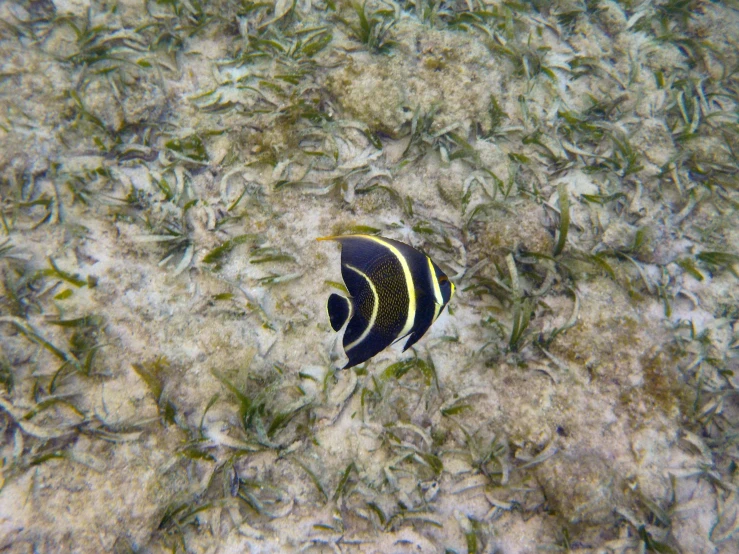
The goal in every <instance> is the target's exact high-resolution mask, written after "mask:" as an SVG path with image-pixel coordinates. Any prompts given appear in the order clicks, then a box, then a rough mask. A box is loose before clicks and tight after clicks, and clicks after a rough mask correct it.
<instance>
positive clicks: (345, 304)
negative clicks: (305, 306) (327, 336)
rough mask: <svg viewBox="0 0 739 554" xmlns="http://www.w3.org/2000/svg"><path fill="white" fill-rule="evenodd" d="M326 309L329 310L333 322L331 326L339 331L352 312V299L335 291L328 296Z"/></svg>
mask: <svg viewBox="0 0 739 554" xmlns="http://www.w3.org/2000/svg"><path fill="white" fill-rule="evenodd" d="M326 310H327V311H328V319H329V321H330V322H331V327H332V328H333V330H334V331H338V330H340V329H341V328H342V327H343V326H344V324H345V323H346V322H347V321H348V320H349V317H350V316H351V314H352V305H351V301H350V300H349V299H348V298H346V297H345V296H341V295H340V294H336V293H333V294H332V295H331V296H329V297H328V302H327V303H326Z"/></svg>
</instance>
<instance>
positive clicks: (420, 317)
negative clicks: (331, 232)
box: [318, 235, 454, 369]
mask: <svg viewBox="0 0 739 554" xmlns="http://www.w3.org/2000/svg"><path fill="white" fill-rule="evenodd" d="M318 240H335V241H338V242H340V243H341V245H342V249H341V276H342V277H343V279H344V284H345V285H346V288H347V290H348V291H349V295H350V297H349V298H345V297H343V296H340V295H338V294H332V295H331V296H329V298H328V305H327V308H328V317H329V321H330V322H331V327H333V329H334V331H339V330H340V329H341V328H342V327H343V326H344V324H345V323H346V322H347V320H348V321H349V325H348V326H347V328H346V331H345V332H344V352H346V355H347V356H348V357H349V362H348V363H347V364H346V365H345V366H344V369H346V368H348V367H353V366H355V365H358V364H361V363H362V362H365V361H367V360H369V359H370V358H371V357H372V356H374V355H375V354H377V353H378V352H380V351H381V350H384V349H385V348H386V347H388V346H389V345H391V344H392V343H394V342H396V341H398V340H400V339H402V338H405V337H409V338H408V341H407V342H406V343H405V347H404V348H403V350H404V351H405V350H407V349H408V348H410V347H411V346H413V345H414V344H415V343H416V341H418V339H420V338H421V337H422V336H423V335H424V333H426V331H427V330H428V328H429V327H431V324H432V323H433V322H434V321H436V318H437V317H439V314H441V312H442V310H443V309H444V307H445V306H446V305H447V303H448V302H449V299H450V298H451V297H452V295H453V294H454V284H453V283H452V282H451V281H449V278H448V277H447V276H446V275H445V274H444V272H443V271H441V269H439V266H437V265H436V264H435V263H434V262H433V261H432V260H431V258H429V257H428V256H427V255H426V254H423V253H421V252H419V251H418V250H416V249H415V248H412V247H410V246H408V245H407V244H403V243H402V242H398V241H396V240H391V239H386V238H383V237H375V236H370V235H346V236H339V237H323V238H319V239H318Z"/></svg>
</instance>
